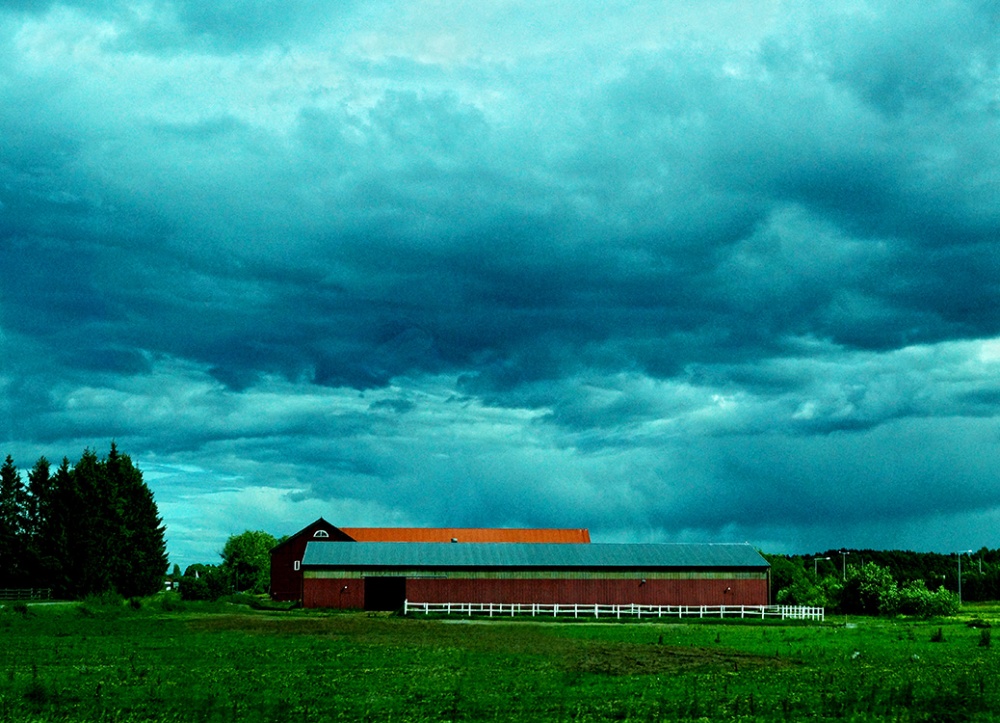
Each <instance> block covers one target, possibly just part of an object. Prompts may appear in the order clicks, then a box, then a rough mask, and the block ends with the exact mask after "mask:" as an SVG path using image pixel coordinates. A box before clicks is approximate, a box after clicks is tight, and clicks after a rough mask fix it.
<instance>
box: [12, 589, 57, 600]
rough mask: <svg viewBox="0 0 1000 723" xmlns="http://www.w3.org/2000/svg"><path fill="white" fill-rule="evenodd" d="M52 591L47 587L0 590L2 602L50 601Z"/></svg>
mask: <svg viewBox="0 0 1000 723" xmlns="http://www.w3.org/2000/svg"><path fill="white" fill-rule="evenodd" d="M51 597H52V590H51V589H50V588H47V587H24V588H0V600H49V599H51Z"/></svg>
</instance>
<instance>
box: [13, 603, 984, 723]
mask: <svg viewBox="0 0 1000 723" xmlns="http://www.w3.org/2000/svg"><path fill="white" fill-rule="evenodd" d="M994 616H998V617H994ZM976 618H978V619H980V620H983V621H988V622H995V621H996V620H997V619H1000V609H996V608H991V607H971V606H970V607H967V608H966V609H965V611H964V615H963V617H961V618H958V619H949V620H940V621H906V620H869V619H849V620H845V619H844V618H837V619H835V620H832V621H828V622H827V623H826V624H824V625H799V624H795V625H787V624H777V623H761V622H759V621H757V622H754V623H745V624H744V623H737V622H718V621H716V622H710V623H706V622H685V623H682V624H677V623H676V622H674V623H672V624H659V623H654V622H646V621H643V622H641V623H636V622H629V623H624V622H623V623H605V622H602V623H599V624H596V623H593V622H587V623H583V622H558V623H553V622H543V623H538V622H528V621H514V622H511V621H488V622H468V621H443V620H419V619H403V618H397V617H387V616H379V617H373V616H369V615H366V614H364V613H349V614H346V613H345V614H321V613H315V612H302V611H294V612H265V611H252V610H250V609H248V608H246V607H238V606H222V605H215V606H207V605H206V606H194V605H188V606H185V607H183V608H180V609H177V605H176V603H174V604H171V605H166V606H163V605H161V604H160V602H158V601H147V602H146V603H145V604H144V605H143V606H142V608H141V609H138V610H136V609H134V608H133V607H131V606H128V605H125V606H122V605H115V606H111V607H109V606H99V605H93V604H91V605H83V606H81V605H76V604H71V605H70V604H68V605H50V606H43V605H40V606H32V607H30V608H28V609H27V611H24V610H23V609H22V610H20V611H15V610H12V609H11V608H10V607H8V608H6V609H4V610H0V643H2V645H0V721H56V720H58V721H83V720H87V721H147V720H153V721H267V720H272V721H282V722H284V721H325V720H349V721H356V720H370V721H437V720H470V721H471V720H476V721H478V720H527V721H536V720H537V721H547V720H557V721H559V720H565V721H604V720H619V721H621V720H626V721H627V720H633V721H645V720H695V721H753V720H801V719H813V720H878V719H888V720H901V721H965V720H993V719H996V718H1000V685H998V682H1000V675H998V673H1000V664H998V659H1000V658H998V656H1000V650H997V649H996V648H995V647H994V646H993V645H988V644H987V642H992V641H990V640H989V639H988V638H989V634H990V629H989V628H979V627H972V626H971V625H970V623H975V622H976V621H975V619H976ZM997 645H1000V640H998V642H997Z"/></svg>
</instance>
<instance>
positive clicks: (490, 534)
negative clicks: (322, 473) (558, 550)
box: [340, 527, 590, 543]
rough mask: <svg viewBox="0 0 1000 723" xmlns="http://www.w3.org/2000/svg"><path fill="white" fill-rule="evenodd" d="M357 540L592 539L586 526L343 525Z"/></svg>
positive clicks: (557, 540)
mask: <svg viewBox="0 0 1000 723" xmlns="http://www.w3.org/2000/svg"><path fill="white" fill-rule="evenodd" d="M340 529H341V531H343V532H345V533H346V534H348V535H349V536H350V537H353V538H354V539H355V540H357V541H358V542H451V541H452V540H458V542H460V543H467V542H533V543H539V542H566V543H581V542H590V532H589V531H588V530H586V529H550V528H549V529H546V528H543V529H527V528H524V529H522V528H513V527H511V528H507V527H494V528H480V527H475V528H473V527H341V528H340Z"/></svg>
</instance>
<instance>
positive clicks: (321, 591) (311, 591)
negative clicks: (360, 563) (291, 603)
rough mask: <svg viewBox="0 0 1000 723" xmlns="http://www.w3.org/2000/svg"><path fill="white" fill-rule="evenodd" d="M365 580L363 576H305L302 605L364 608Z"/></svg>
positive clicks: (310, 606)
mask: <svg viewBox="0 0 1000 723" xmlns="http://www.w3.org/2000/svg"><path fill="white" fill-rule="evenodd" d="M364 583H365V581H364V580H362V579H361V578H357V577H353V578H341V579H339V580H338V579H336V578H322V579H310V578H308V577H307V578H305V579H304V580H303V581H302V606H303V607H307V608H339V609H350V610H354V609H356V610H363V609H364V607H365V584H364Z"/></svg>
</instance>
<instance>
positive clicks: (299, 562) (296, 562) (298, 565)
mask: <svg viewBox="0 0 1000 723" xmlns="http://www.w3.org/2000/svg"><path fill="white" fill-rule="evenodd" d="M301 565H302V562H301V560H296V561H295V569H296V570H298V569H299V567H300V566H301Z"/></svg>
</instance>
